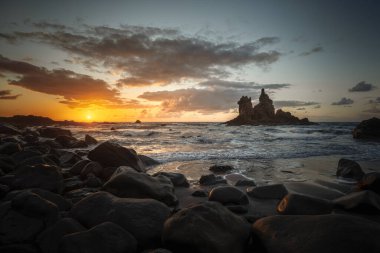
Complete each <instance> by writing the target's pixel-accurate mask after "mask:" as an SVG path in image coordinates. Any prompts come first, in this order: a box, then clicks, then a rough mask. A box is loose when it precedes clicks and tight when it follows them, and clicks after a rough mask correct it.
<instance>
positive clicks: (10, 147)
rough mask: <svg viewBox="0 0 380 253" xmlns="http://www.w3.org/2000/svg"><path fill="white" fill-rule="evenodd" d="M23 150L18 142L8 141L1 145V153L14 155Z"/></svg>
mask: <svg viewBox="0 0 380 253" xmlns="http://www.w3.org/2000/svg"><path fill="white" fill-rule="evenodd" d="M20 151H21V146H20V144H18V143H14V142H6V143H4V144H1V145H0V154H5V155H12V154H14V153H16V152H20Z"/></svg>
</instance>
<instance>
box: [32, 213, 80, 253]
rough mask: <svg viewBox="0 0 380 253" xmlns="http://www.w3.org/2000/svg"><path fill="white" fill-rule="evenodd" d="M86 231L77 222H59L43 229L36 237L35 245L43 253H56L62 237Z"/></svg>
mask: <svg viewBox="0 0 380 253" xmlns="http://www.w3.org/2000/svg"><path fill="white" fill-rule="evenodd" d="M84 230H86V229H85V228H84V227H83V226H82V225H81V224H80V223H79V222H77V221H76V220H74V219H71V218H64V219H62V220H59V221H58V222H56V223H55V224H54V225H52V226H50V227H48V228H47V229H45V230H44V231H43V232H42V233H41V234H40V235H38V237H37V240H36V242H37V244H38V246H39V247H40V249H41V251H42V252H43V253H58V252H59V243H60V240H61V239H62V237H63V236H65V235H68V234H72V233H76V232H80V231H84Z"/></svg>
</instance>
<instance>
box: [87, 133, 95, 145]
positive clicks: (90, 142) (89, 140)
mask: <svg viewBox="0 0 380 253" xmlns="http://www.w3.org/2000/svg"><path fill="white" fill-rule="evenodd" d="M84 141H85V142H86V143H87V145H95V144H97V143H98V141H97V140H96V139H95V138H94V137H92V136H91V135H88V134H86V135H85V136H84Z"/></svg>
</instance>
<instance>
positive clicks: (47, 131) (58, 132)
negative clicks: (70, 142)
mask: <svg viewBox="0 0 380 253" xmlns="http://www.w3.org/2000/svg"><path fill="white" fill-rule="evenodd" d="M38 132H39V133H40V135H41V136H42V137H46V138H56V137H58V136H62V135H67V136H72V134H71V131H70V130H66V129H62V128H59V127H43V128H39V129H38Z"/></svg>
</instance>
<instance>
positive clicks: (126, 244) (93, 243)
mask: <svg viewBox="0 0 380 253" xmlns="http://www.w3.org/2000/svg"><path fill="white" fill-rule="evenodd" d="M136 249H137V243H136V239H135V238H134V237H133V236H132V235H131V234H130V233H128V232H127V231H125V230H124V229H123V228H121V227H120V226H118V225H116V224H115V223H112V222H104V223H102V224H99V225H97V226H95V227H93V228H91V229H90V230H88V231H81V232H76V233H73V234H69V235H66V236H64V237H63V238H62V240H61V244H60V253H87V252H92V253H103V252H113V253H134V252H136Z"/></svg>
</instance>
